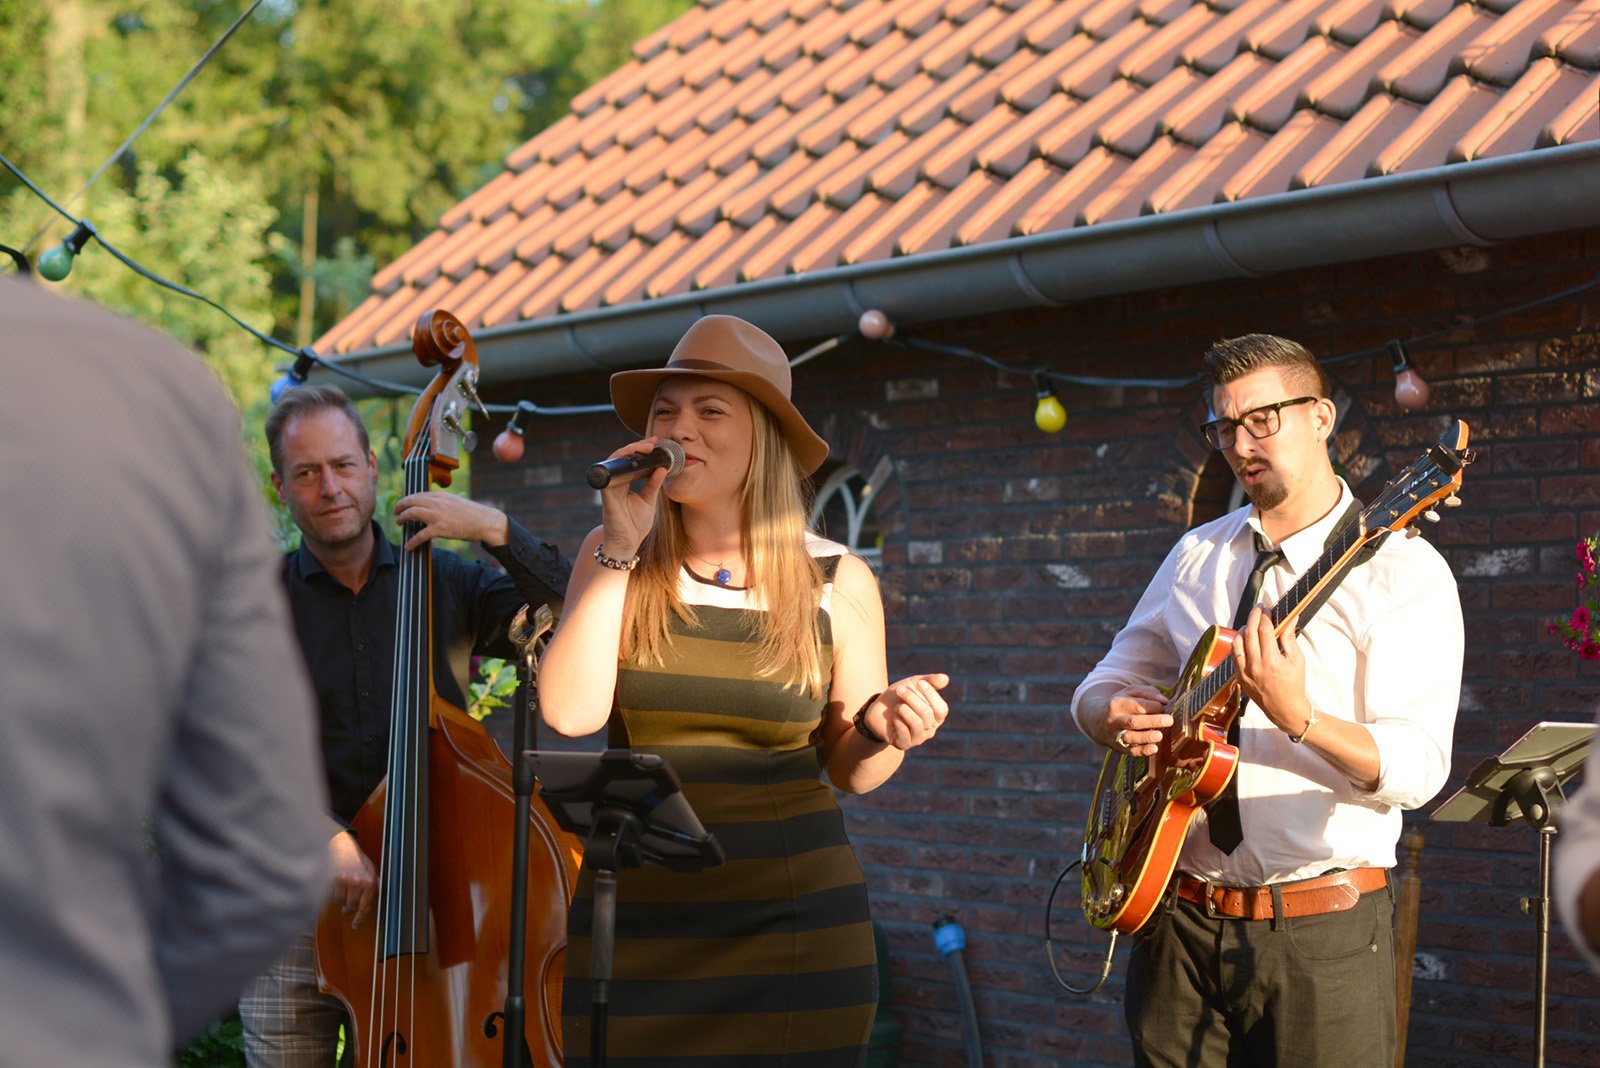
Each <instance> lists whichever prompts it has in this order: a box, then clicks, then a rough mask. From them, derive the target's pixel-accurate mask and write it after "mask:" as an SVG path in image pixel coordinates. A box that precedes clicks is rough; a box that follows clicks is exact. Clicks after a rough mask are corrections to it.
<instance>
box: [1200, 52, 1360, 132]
mask: <svg viewBox="0 0 1600 1068" xmlns="http://www.w3.org/2000/svg"><path fill="white" fill-rule="evenodd" d="M1344 54H1345V49H1343V48H1341V47H1340V46H1338V45H1336V44H1334V43H1333V42H1332V41H1330V40H1329V39H1328V38H1326V37H1313V38H1311V40H1309V41H1307V42H1306V43H1305V44H1304V45H1302V46H1301V47H1299V48H1297V49H1295V51H1294V53H1293V54H1292V55H1290V56H1289V58H1288V59H1285V60H1284V61H1283V62H1282V63H1277V64H1274V65H1273V66H1272V67H1271V69H1269V70H1267V71H1265V72H1264V73H1263V74H1262V75H1261V77H1260V78H1257V79H1256V80H1255V81H1253V82H1251V83H1250V84H1249V85H1247V86H1242V87H1241V88H1240V91H1239V95H1238V96H1237V97H1235V98H1234V101H1233V104H1232V106H1231V107H1229V109H1228V117H1229V118H1230V119H1236V120H1238V121H1240V122H1245V123H1249V124H1250V125H1251V126H1255V127H1257V128H1259V129H1262V130H1268V131H1271V130H1276V129H1278V127H1280V126H1282V125H1283V124H1284V123H1286V122H1288V121H1289V116H1290V115H1291V114H1293V113H1294V108H1295V100H1296V98H1297V96H1298V95H1299V90H1300V87H1301V86H1302V85H1306V84H1309V83H1310V82H1312V81H1313V80H1314V79H1316V78H1317V77H1318V76H1319V75H1321V74H1322V73H1323V72H1324V71H1326V70H1327V69H1328V68H1329V67H1331V66H1332V65H1333V64H1334V63H1335V62H1336V61H1337V60H1338V59H1339V58H1340V57H1341V56H1342V55H1344Z"/></svg>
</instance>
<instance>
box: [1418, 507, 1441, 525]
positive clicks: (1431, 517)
mask: <svg viewBox="0 0 1600 1068" xmlns="http://www.w3.org/2000/svg"><path fill="white" fill-rule="evenodd" d="M1422 518H1424V519H1426V520H1427V521H1428V522H1430V523H1437V522H1438V521H1439V513H1438V512H1435V511H1434V510H1433V509H1432V508H1429V509H1428V510H1427V511H1426V512H1423V513H1422Z"/></svg>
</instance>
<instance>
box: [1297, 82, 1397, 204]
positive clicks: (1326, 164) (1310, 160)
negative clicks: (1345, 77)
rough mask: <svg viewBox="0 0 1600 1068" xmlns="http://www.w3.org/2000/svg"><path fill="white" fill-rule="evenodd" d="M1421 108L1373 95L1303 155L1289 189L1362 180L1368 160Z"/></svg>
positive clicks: (1391, 98) (1368, 163)
mask: <svg viewBox="0 0 1600 1068" xmlns="http://www.w3.org/2000/svg"><path fill="white" fill-rule="evenodd" d="M1420 111H1421V109H1420V108H1418V107H1417V105H1415V104H1413V103H1411V102H1410V101H1408V100H1401V99H1400V98H1399V97H1393V96H1375V97H1373V98H1372V99H1371V100H1369V101H1367V104H1366V106H1365V107H1363V108H1362V109H1361V110H1360V111H1358V112H1356V114H1355V117H1353V118H1352V119H1351V120H1350V121H1349V122H1347V123H1345V124H1344V125H1343V126H1341V127H1340V128H1339V129H1338V130H1336V131H1335V132H1334V133H1333V135H1332V136H1331V137H1329V138H1328V140H1327V141H1326V143H1325V144H1323V145H1322V146H1321V147H1320V148H1319V149H1318V150H1317V151H1316V152H1314V153H1312V154H1311V155H1309V156H1307V157H1306V159H1305V161H1304V163H1303V164H1302V165H1301V166H1300V167H1299V168H1298V169H1297V170H1296V172H1295V174H1294V176H1293V178H1291V179H1290V181H1289V188H1290V189H1307V188H1312V187H1315V186H1326V185H1339V184H1341V183H1343V182H1353V181H1356V180H1357V179H1360V178H1364V177H1366V174H1367V168H1368V167H1369V166H1370V165H1371V162H1372V157H1373V156H1375V155H1376V154H1377V153H1378V152H1379V151H1381V150H1382V149H1383V148H1384V147H1385V146H1387V145H1391V144H1393V142H1394V139H1395V137H1396V136H1398V135H1400V134H1402V133H1403V132H1404V131H1405V129H1406V127H1407V126H1409V125H1411V123H1413V122H1415V121H1416V118H1417V115H1418V114H1419V113H1420Z"/></svg>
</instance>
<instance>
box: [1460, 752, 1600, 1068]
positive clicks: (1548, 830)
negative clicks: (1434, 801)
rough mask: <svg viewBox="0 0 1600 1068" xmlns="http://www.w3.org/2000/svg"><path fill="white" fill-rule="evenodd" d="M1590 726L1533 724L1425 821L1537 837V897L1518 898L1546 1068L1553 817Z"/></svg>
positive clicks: (1540, 1063) (1538, 1050)
mask: <svg viewBox="0 0 1600 1068" xmlns="http://www.w3.org/2000/svg"><path fill="white" fill-rule="evenodd" d="M1594 733H1595V724H1593V723H1553V722H1546V723H1537V724H1535V725H1534V726H1533V728H1532V729H1531V730H1529V731H1528V733H1527V734H1524V735H1523V736H1522V737H1521V738H1518V739H1517V740H1516V741H1515V742H1513V743H1512V744H1511V746H1510V748H1508V749H1507V750H1506V751H1505V752H1503V753H1501V754H1500V755H1499V756H1494V757H1490V758H1489V759H1487V760H1485V761H1483V762H1482V763H1481V764H1479V765H1478V766H1477V767H1476V768H1473V769H1472V774H1471V775H1468V776H1467V782H1466V785H1464V786H1462V787H1461V789H1459V790H1457V791H1456V792H1455V793H1454V794H1451V795H1450V797H1448V798H1447V799H1446V800H1445V802H1444V804H1442V805H1440V806H1439V807H1438V808H1436V809H1434V810H1433V814H1432V815H1431V816H1429V819H1433V820H1439V821H1442V822H1451V823H1487V824H1488V825H1489V826H1491V827H1504V826H1506V825H1507V824H1509V823H1510V822H1511V821H1512V820H1516V819H1520V820H1522V821H1523V822H1525V823H1527V824H1528V826H1530V827H1532V828H1533V829H1534V830H1535V831H1537V832H1538V837H1539V896H1538V897H1536V898H1534V897H1525V898H1523V899H1522V911H1523V913H1524V914H1525V915H1531V916H1533V917H1534V921H1535V923H1536V924H1537V926H1538V932H1539V939H1538V960H1537V961H1536V969H1535V971H1534V980H1533V996H1534V1064H1535V1065H1536V1066H1537V1068H1544V1036H1545V1002H1546V995H1547V984H1548V981H1549V972H1550V961H1549V955H1550V845H1551V842H1552V841H1553V840H1554V838H1555V834H1556V813H1558V812H1559V811H1560V810H1561V806H1562V804H1563V803H1564V802H1565V801H1566V795H1565V794H1563V793H1562V791H1561V787H1562V785H1563V784H1565V783H1567V782H1570V781H1571V780H1572V778H1573V777H1574V776H1576V775H1577V774H1578V770H1579V769H1580V768H1582V767H1583V761H1584V757H1585V756H1587V755H1588V752H1589V743H1590V740H1591V739H1592V738H1593V737H1594Z"/></svg>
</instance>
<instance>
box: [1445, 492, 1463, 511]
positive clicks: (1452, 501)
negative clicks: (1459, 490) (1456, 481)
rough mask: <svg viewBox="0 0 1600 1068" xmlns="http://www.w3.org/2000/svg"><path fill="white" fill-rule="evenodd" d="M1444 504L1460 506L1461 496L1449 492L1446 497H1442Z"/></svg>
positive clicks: (1446, 505) (1453, 506) (1451, 506)
mask: <svg viewBox="0 0 1600 1068" xmlns="http://www.w3.org/2000/svg"><path fill="white" fill-rule="evenodd" d="M1444 506H1445V507H1446V508H1460V507H1461V498H1460V497H1457V496H1456V495H1455V494H1454V493H1452V494H1450V496H1448V497H1446V498H1445V499H1444Z"/></svg>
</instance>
